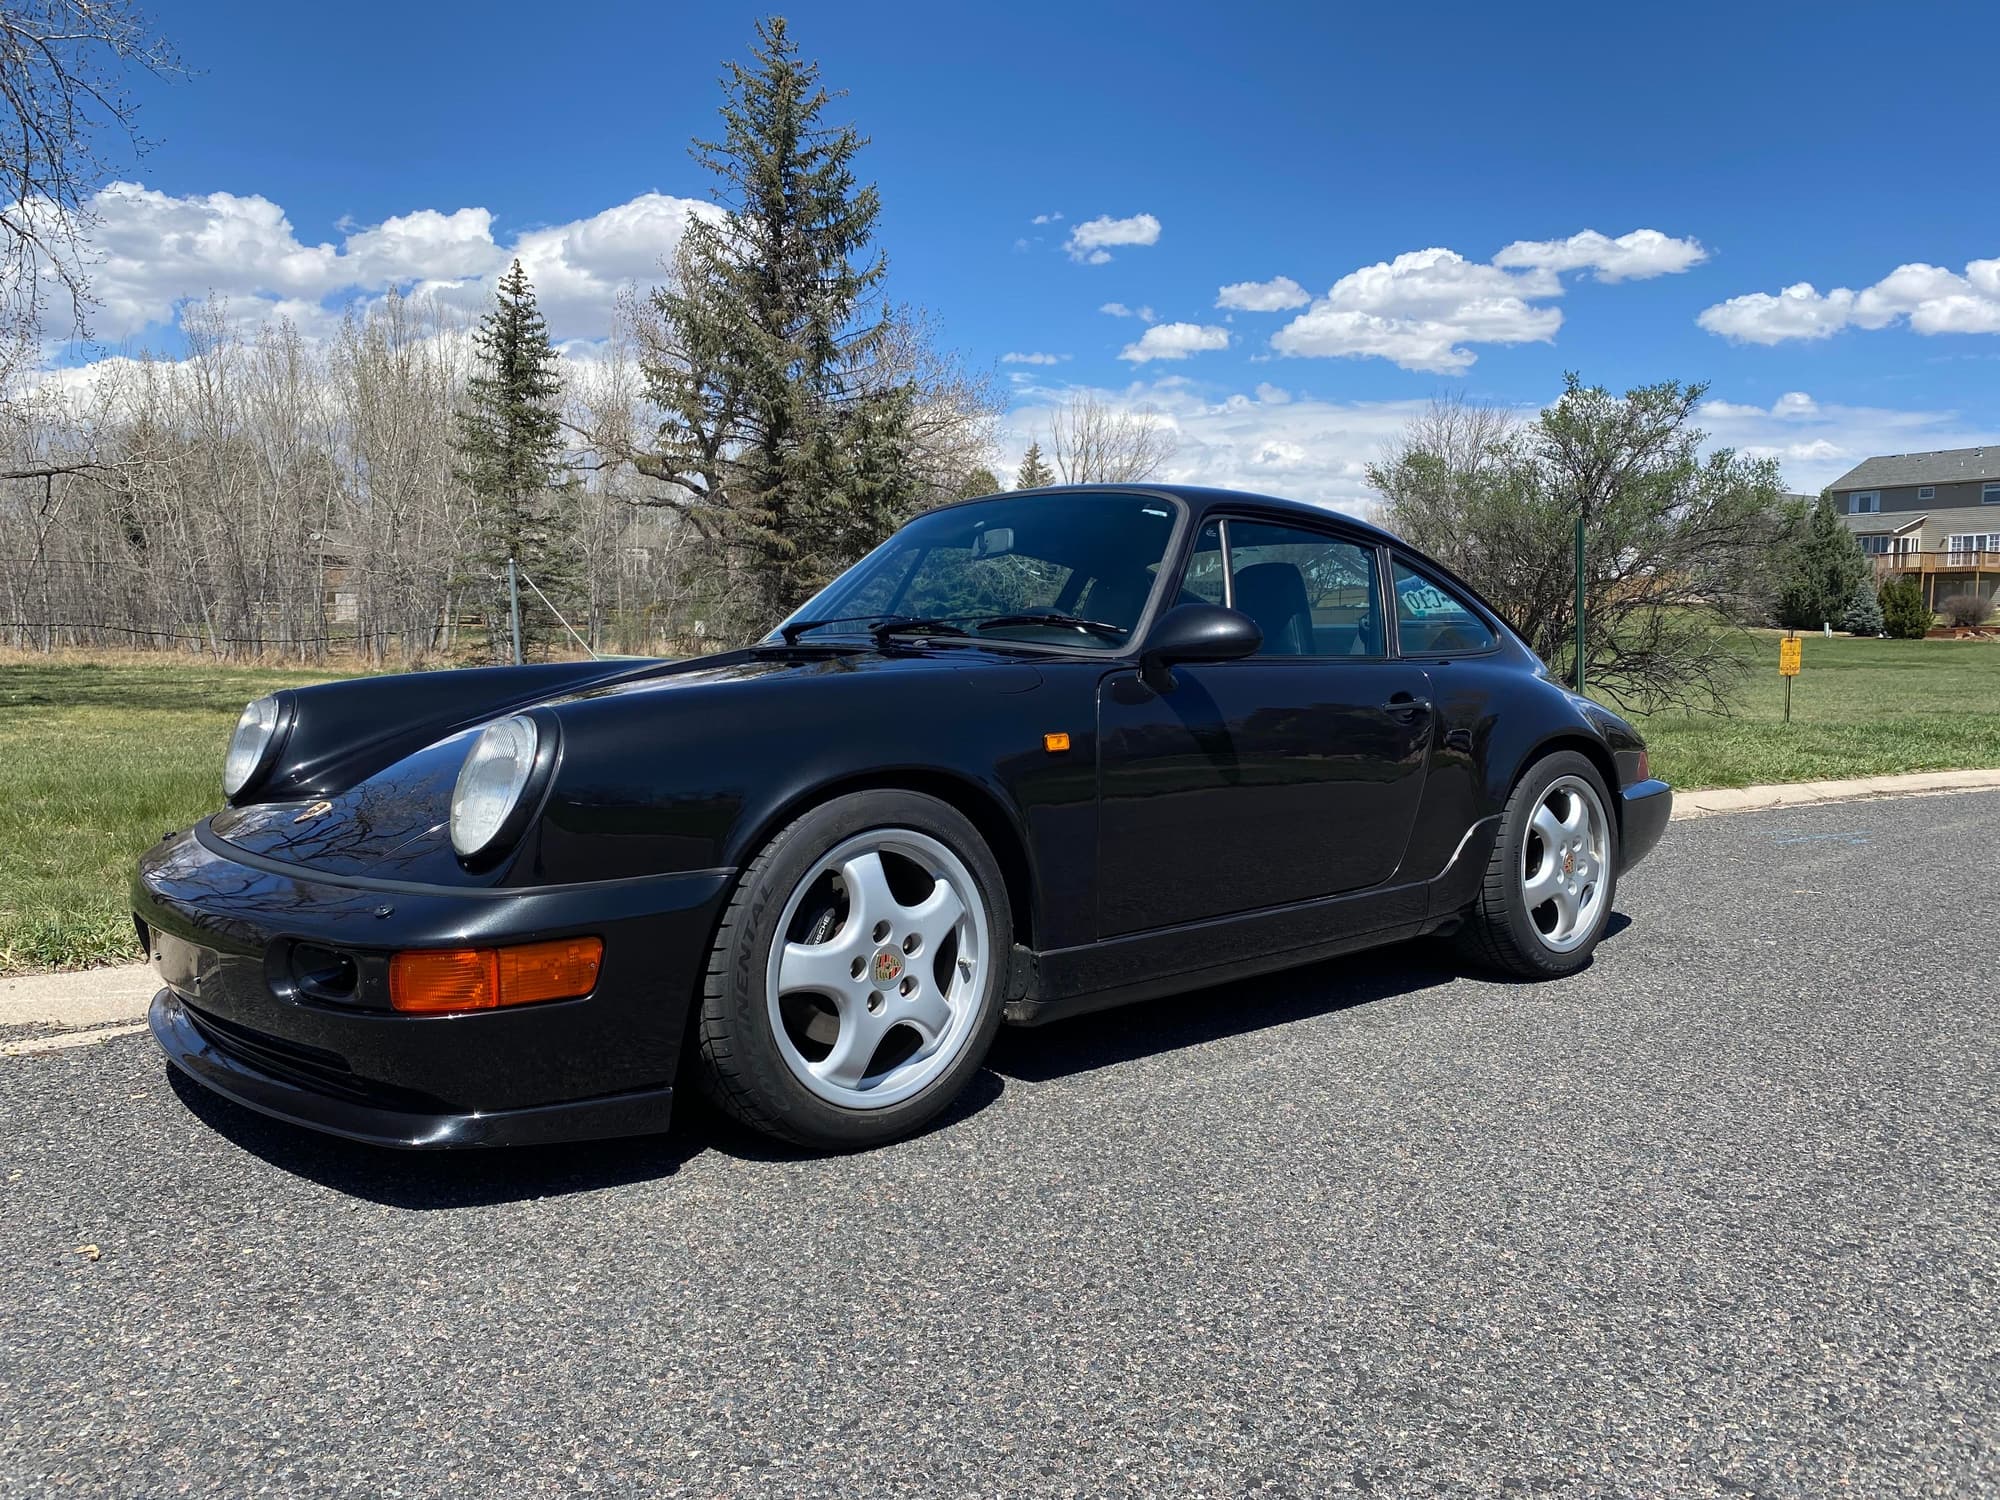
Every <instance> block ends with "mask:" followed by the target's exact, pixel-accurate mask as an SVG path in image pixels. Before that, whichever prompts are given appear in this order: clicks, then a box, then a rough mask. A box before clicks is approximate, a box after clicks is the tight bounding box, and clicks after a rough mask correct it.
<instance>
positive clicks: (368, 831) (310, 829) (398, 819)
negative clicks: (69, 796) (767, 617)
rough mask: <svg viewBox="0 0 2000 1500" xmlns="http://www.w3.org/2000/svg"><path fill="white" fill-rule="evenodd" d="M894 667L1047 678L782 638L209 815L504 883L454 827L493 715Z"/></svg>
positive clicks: (350, 863)
mask: <svg viewBox="0 0 2000 1500" xmlns="http://www.w3.org/2000/svg"><path fill="white" fill-rule="evenodd" d="M883 672H893V673H902V674H908V675H910V676H912V677H913V678H917V677H922V676H935V675H937V674H949V676H950V677H951V678H952V679H953V680H954V681H960V682H963V683H965V684H966V685H967V686H970V687H974V688H976V689H978V690H982V691H988V692H1001V693H1011V692H1022V691H1026V690H1028V689H1030V688H1033V687H1035V686H1037V685H1039V683H1040V682H1041V676H1040V674H1039V673H1038V672H1037V671H1036V670H1035V669H1034V668H1033V667H1032V666H1030V665H1028V664H1027V663H1026V662H1024V661H1023V660H1022V659H1021V658H1019V657H1009V656H1006V655H1002V654H1000V653H993V652H986V651H981V650H978V649H976V648H965V647H959V648H951V647H941V648H935V649H925V648H922V647H919V648H916V649H912V650H901V649H895V648H891V649H889V650H887V651H874V650H861V649H853V648H846V649H830V648H825V647H805V648H799V649H781V648H775V647H773V648H754V649H752V650H749V651H743V652H732V653H730V654H728V655H726V656H716V657H707V658H697V659H695V660H691V661H686V662H678V663H672V664H663V665H661V666H660V667H658V668H657V669H655V670H651V671H641V672H639V673H637V674H626V675H622V676H620V677H618V678H616V679H615V680H612V681H609V682H599V683H594V684H591V685H587V686H583V687H580V688H570V689H566V690H560V691H555V692H551V693H548V694H547V695H545V696H542V697H540V698H538V699H534V700H532V701H528V702H523V701H522V700H520V699H519V698H512V699H510V700H509V701H507V702H506V703H504V705H500V706H499V708H498V711H497V712H495V713H493V714H491V715H488V716H485V717H481V718H478V719H476V721H474V722H471V723H465V722H463V716H461V718H460V724H459V726H458V727H456V728H453V729H451V730H450V731H449V732H446V733H444V734H443V735H442V736H441V737H440V738H438V739H436V740H435V741H433V742H431V743H429V744H426V745H424V746H423V747H422V748H421V749H418V750H415V751H414V752H413V753H410V754H407V755H404V756H402V757H401V758H400V759H397V760H395V761H394V762H393V763H391V764H389V765H387V766H384V767H382V768H381V769H380V770H377V771H375V772H374V773H373V774H371V775H368V776H366V777H365V778H364V779H362V780H360V781H358V782H356V783H355V784H354V785H352V786H349V787H346V788H342V789H330V790H325V791H322V792H321V793H320V794H318V795H300V796H279V797H276V798H274V799H273V800H270V801H265V802H256V803H252V804H249V805H247V806H242V807H232V808H228V809H226V810H224V811H223V812H220V813H217V814H216V815H215V817H214V818H212V819H211V820H210V822H209V824H208V829H209V831H210V832H211V833H212V834H213V835H214V836H216V837H219V838H221V839H223V840H224V841H226V842H227V843H229V844H231V845H233V846H234V847H236V848H238V849H242V850H245V851H247V852H249V853H252V854H257V855H261V856H263V857H265V858H269V859H276V860H282V861H284V862H285V863H288V864H300V865H306V866H310V867H311V868H313V869H314V870H316V871H319V872H322V873H325V874H330V875H350V876H365V877H369V878H373V879H381V880H407V881H418V882H423V883H431V884H445V885H461V886H462V885H491V884H499V883H503V879H504V870H505V865H504V863H503V865H502V866H501V867H500V868H499V869H495V870H492V871H488V872H485V873H483V874H479V873H472V872H468V871H466V870H465V869H464V868H463V866H461V865H460V864H459V862H458V859H457V856H456V855H455V854H454V852H453V851H452V847H451V838H450V827H449V817H450V811H451V793H452V788H453V786H454V784H455V783H456V782H457V780H458V772H459V768H460V766H461V765H463V763H464V761H465V756H466V753H467V751H468V750H469V749H470V748H471V745H472V741H473V739H474V737H475V736H476V735H477V734H478V732H479V730H480V729H481V728H483V727H484V725H485V724H486V723H487V722H490V721H491V719H492V718H497V717H501V716H502V715H503V714H507V713H519V712H522V711H524V710H526V709H547V710H550V711H552V712H554V713H555V714H556V716H557V717H558V718H559V719H560V718H562V717H563V716H564V714H565V712H566V711H569V710H572V709H573V708H574V709H577V710H581V711H587V713H588V715H589V717H590V718H591V719H593V720H601V718H602V717H603V716H604V715H606V714H611V715H618V716H621V717H622V716H623V715H624V714H626V713H629V714H631V715H633V716H634V717H639V716H644V715H651V714H668V715H672V716H675V717H676V718H678V717H679V716H680V715H681V714H682V713H684V712H685V713H693V712H697V711H698V710H697V709H696V708H695V707H694V705H695V704H696V703H697V702H705V701H707V700H709V699H710V698H711V697H712V696H713V695H717V694H724V693H729V692H731V691H737V690H743V689H748V688H763V689H771V688H780V689H782V688H783V687H784V686H786V685H788V684H792V683H796V684H797V685H798V686H799V687H800V688H801V689H805V688H809V687H810V686H812V685H814V684H816V683H821V682H826V681H829V680H835V679H840V678H844V677H850V676H852V675H853V674H856V673H870V674H873V673H883ZM336 686H339V685H336ZM912 686H913V687H914V686H915V683H914V682H913V684H912ZM690 695H691V696H690ZM565 738H566V741H567V736H566V737H565ZM563 753H564V761H565V763H564V767H563V770H562V771H559V772H558V778H557V779H558V780H560V779H561V776H562V775H563V774H564V773H565V772H567V771H569V770H570V769H571V768H570V766H569V760H570V758H571V756H572V754H573V751H572V750H571V749H570V748H569V746H568V745H567V743H566V744H565V749H564V752H563ZM716 753H717V754H720V755H726V754H727V753H728V746H727V745H726V744H722V743H720V742H718V743H717V745H716ZM578 775H579V778H580V777H581V775H582V772H581V771H579V772H578Z"/></svg>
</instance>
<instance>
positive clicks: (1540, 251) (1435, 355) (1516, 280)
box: [1223, 229, 1707, 374]
mask: <svg viewBox="0 0 2000 1500" xmlns="http://www.w3.org/2000/svg"><path fill="white" fill-rule="evenodd" d="M1706 254H1707V252H1706V251H1704V250H1703V249H1702V248H1701V246H1700V244H1699V243H1698V242H1696V241H1694V240H1678V239H1673V238H1670V237H1669V236H1667V235H1664V234H1662V233H1660V232H1659V231H1658V230H1655V229H1638V230H1634V231H1633V232H1632V233H1630V234H1627V235H1621V236H1620V237H1619V238H1617V239H1615V240H1614V239H1611V238H1609V237H1608V236H1606V235H1602V234H1599V233H1597V231H1595V230H1590V229H1587V230H1584V231H1583V232H1582V233H1581V234H1574V235H1571V236H1570V237H1569V238H1568V239H1566V240H1540V241H1529V240H1516V241H1515V242H1514V243H1513V244H1511V245H1509V246H1507V248H1506V249H1504V250H1502V251H1501V252H1500V253H1499V254H1498V255H1497V256H1495V257H1494V258H1493V259H1492V260H1491V261H1475V260H1468V259H1467V258H1466V257H1465V256H1463V255H1460V254H1459V253H1458V252H1457V251H1455V250H1448V249H1445V248H1443V247H1442V246H1432V247H1431V248H1430V249H1428V250H1409V251H1405V252H1404V253H1403V254H1401V255H1398V256H1397V257H1396V258H1395V259H1394V260H1387V261H1378V262H1376V263H1375V264H1374V265H1372V266H1363V267H1361V269H1359V270H1357V271H1350V272H1348V273H1347V275H1345V276H1343V277H1341V278H1340V280H1338V281H1336V282H1335V283H1334V284H1333V286H1332V288H1331V289H1330V290H1329V291H1328V292H1327V293H1326V295H1325V296H1323V297H1317V298H1314V299H1312V304H1311V306H1309V307H1307V308H1306V310H1305V311H1304V312H1302V313H1300V314H1299V315H1298V316H1297V317H1295V318H1293V319H1292V320H1291V321H1290V322H1289V323H1287V324H1286V325H1285V326H1284V327H1283V328H1281V329H1279V330H1278V331H1277V333H1275V334H1273V335H1272V336H1271V347H1272V348H1273V349H1275V350H1276V351H1277V352H1278V353H1280V354H1293V355H1304V356H1313V357H1342V358H1370V357H1372V358H1378V359H1386V360H1389V361H1391V362H1392V363H1394V364H1398V365H1401V366H1402V367H1403V368H1404V369H1406V370H1422V371H1426V372H1429V373H1433V374H1454V373H1457V372H1459V371H1462V370H1466V369H1469V368H1471V366H1472V365H1473V364H1474V363H1475V362H1476V361H1477V360H1478V358H1479V356H1478V355H1477V354H1475V353H1474V352H1473V350H1472V348H1471V347H1470V346H1471V345H1475V344H1527V343H1545V342H1549V341H1551V340H1553V339H1554V338H1555V336H1556V331H1557V330H1558V329H1560V328H1561V327H1562V321H1563V315H1562V312H1561V311H1560V310H1559V309H1558V308H1555V307H1551V306H1549V305H1548V304H1549V303H1551V302H1553V301H1554V300H1555V299H1556V298H1558V297H1560V296H1562V294H1563V280H1562V273H1563V272H1565V271H1582V270H1589V271H1593V272H1594V273H1595V274H1596V276H1597V279H1598V280H1600V281H1631V280H1637V279H1640V278H1643V277H1647V276H1664V275H1667V274H1670V273H1672V272H1676V271H1684V270H1686V269H1687V268H1688V267H1689V266H1691V265H1694V264H1696V263H1697V262H1698V261H1700V260H1701V259H1702V258H1703V257H1705V256H1706ZM1281 283H1282V284H1286V285H1291V284H1292V283H1289V282H1287V280H1286V278H1284V277H1280V278H1278V281H1277V282H1273V283H1256V282H1244V283H1238V284H1237V285H1236V286H1232V287H1224V288H1223V292H1224V294H1225V295H1226V294H1228V293H1230V292H1233V291H1237V290H1239V289H1241V288H1258V287H1261V286H1266V285H1269V286H1278V285H1280V284H1281ZM1247 295H1249V294H1248V293H1246V296H1247ZM1239 305H1248V304H1247V303H1244V304H1239Z"/></svg>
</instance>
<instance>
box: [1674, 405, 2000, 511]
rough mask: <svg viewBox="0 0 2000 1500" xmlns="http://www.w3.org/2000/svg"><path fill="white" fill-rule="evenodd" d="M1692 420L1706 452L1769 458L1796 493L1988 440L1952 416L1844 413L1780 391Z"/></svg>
mask: <svg viewBox="0 0 2000 1500" xmlns="http://www.w3.org/2000/svg"><path fill="white" fill-rule="evenodd" d="M1697 420H1698V421H1699V423H1700V424H1701V427H1702V429H1703V430H1704V431H1705V432H1707V433H1708V436H1709V442H1710V445H1711V446H1721V447H1728V448H1734V449H1736V450H1737V451H1738V452H1740V453H1746V454H1748V455H1749V456H1750V457H1752V458H1775V459H1776V460H1777V461H1778V466H1779V469H1780V470H1781V472H1782V473H1783V475H1784V479H1785V487H1786V488H1787V489H1789V490H1793V491H1796V492H1799V493H1803V494H1812V493H1815V492H1817V491H1818V490H1820V489H1822V488H1824V487H1825V486H1826V485H1828V484H1831V483H1832V482H1833V481H1834V480H1836V479H1838V478H1839V477H1840V476H1841V475H1842V474H1844V473H1846V472H1847V471H1848V470H1849V469H1851V468H1853V467H1854V466H1855V465H1856V464H1858V463H1859V462H1861V460H1862V459H1864V458H1869V457H1872V456H1874V455H1876V454H1880V453H1914V452H1919V451H1928V450H1932V449H1938V448H1974V447H1978V446H1979V445H1980V444H1982V443H1991V442H1992V441H1993V434H1992V431H1991V429H1990V428H1989V429H1986V430H1984V431H1982V430H1981V429H1980V428H1979V427H1978V426H1976V425H1974V424H1970V423H1967V422H1966V421H1965V420H1964V419H1963V418H1961V417H1960V415H1959V414H1958V413H1957V412H1955V411H1925V410H1907V409H1901V408H1895V407H1882V406H1847V405H1843V404H1841V403H1839V402H1834V401H1821V400H1818V399H1816V398H1814V397H1813V396H1812V395H1810V394H1808V393H1807V392H1805V391H1786V392H1785V393H1784V394H1783V395H1781V396H1779V397H1778V398H1777V399H1776V400H1775V401H1773V402H1772V403H1771V404H1770V405H1769V406H1759V405H1757V404H1755V403H1754V402H1734V401H1723V400H1709V401H1704V402H1703V403H1702V405H1701V410H1700V412H1699V413H1698V414H1697Z"/></svg>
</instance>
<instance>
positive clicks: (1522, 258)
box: [1493, 229, 1708, 281]
mask: <svg viewBox="0 0 2000 1500" xmlns="http://www.w3.org/2000/svg"><path fill="white" fill-rule="evenodd" d="M1707 259H1708V251H1707V250H1706V249H1704V248H1703V247H1702V243H1701V241H1700V240H1695V239H1685V240H1680V239H1675V238H1674V237H1673V236H1671V235H1666V234H1662V233H1660V231H1659V230H1657V229H1635V230H1633V231H1632V232H1631V233H1630V234H1621V235H1619V236H1618V238H1617V239H1615V240H1614V239H1612V238H1611V237H1610V236H1609V235H1605V234H1599V233H1598V232H1597V231H1596V230H1595V229H1586V230H1584V231H1583V232H1582V233H1580V234H1573V235H1571V236H1570V237H1569V238H1568V239H1566V240H1516V241H1514V243H1513V244H1511V245H1509V246H1508V247H1507V248H1506V249H1504V250H1502V251H1501V252H1500V253H1499V254H1498V255H1496V256H1494V257H1493V264H1494V265H1496V266H1504V267H1507V268H1509V269H1512V270H1537V271H1590V272H1593V273H1594V274H1595V275H1596V277H1597V279H1598V280H1599V281H1645V280H1647V279H1649V278H1650V277H1654V276H1674V275H1678V274H1679V273H1680V272H1682V271H1685V270H1687V269H1688V268H1689V267H1690V266H1698V265H1700V264H1701V263H1702V262H1703V261H1705V260H1707Z"/></svg>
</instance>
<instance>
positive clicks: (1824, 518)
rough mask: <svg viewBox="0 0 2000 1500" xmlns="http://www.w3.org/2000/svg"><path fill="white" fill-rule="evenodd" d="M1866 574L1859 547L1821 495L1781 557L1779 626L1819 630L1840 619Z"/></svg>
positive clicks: (1827, 498)
mask: <svg viewBox="0 0 2000 1500" xmlns="http://www.w3.org/2000/svg"><path fill="white" fill-rule="evenodd" d="M1869 572H1870V565H1869V562H1868V558H1867V555H1866V554H1865V553H1863V552H1862V550H1861V543H1860V542H1859V541H1858V540H1856V538H1855V535H1854V533H1853V532H1851V531H1849V530H1848V529H1847V528H1846V527H1845V526H1843V525H1841V524H1840V518H1839V517H1838V516H1837V515H1835V514H1834V509H1833V498H1832V496H1830V495H1828V494H1825V493H1822V494H1821V495H1820V497H1819V503H1818V504H1816V505H1815V506H1813V508H1812V513H1811V514H1810V515H1808V516H1807V517H1806V523H1805V526H1804V527H1803V528H1802V529H1801V530H1800V531H1799V532H1798V534H1797V535H1796V536H1794V537H1793V539H1792V541H1791V543H1790V545H1789V546H1788V547H1787V548H1786V549H1785V552H1784V554H1783V557H1782V560H1781V563H1780V567H1779V574H1778V599H1777V607H1776V611H1775V612H1776V614H1777V617H1778V623H1779V624H1780V625H1783V626H1785V627H1786V628H1787V629H1791V630H1818V629H1819V628H1820V627H1821V626H1822V625H1828V624H1832V623H1834V622H1836V621H1838V620H1840V619H1841V617H1842V616H1843V615H1845V614H1846V613H1847V605H1848V601H1849V600H1850V599H1852V598H1853V597H1854V591H1855V589H1857V588H1858V587H1860V586H1861V585H1862V584H1863V583H1864V582H1865V581H1867V579H1868V577H1869Z"/></svg>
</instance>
